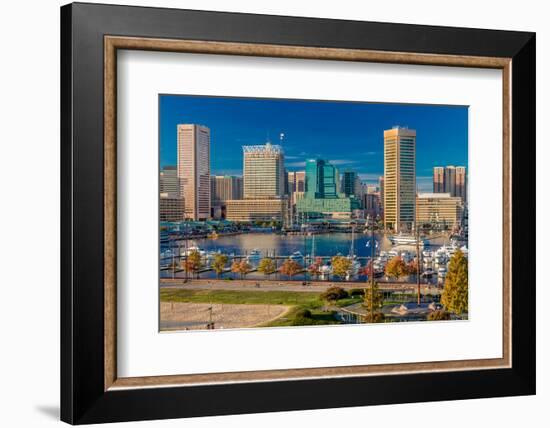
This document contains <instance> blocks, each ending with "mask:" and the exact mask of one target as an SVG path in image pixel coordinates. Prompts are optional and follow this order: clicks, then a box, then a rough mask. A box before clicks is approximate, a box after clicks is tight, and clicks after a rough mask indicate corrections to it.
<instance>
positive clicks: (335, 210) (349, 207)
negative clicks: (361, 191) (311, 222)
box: [296, 159, 361, 218]
mask: <svg viewBox="0 0 550 428" xmlns="http://www.w3.org/2000/svg"><path fill="white" fill-rule="evenodd" d="M305 175H306V177H305V178H306V181H305V193H304V196H303V198H301V199H299V200H297V201H296V211H297V212H298V213H306V214H307V215H309V216H310V217H311V216H331V217H335V216H338V217H347V218H350V217H351V215H352V213H353V211H354V210H356V209H359V208H360V207H361V203H360V201H359V200H358V199H357V198H355V196H354V195H352V196H349V197H347V196H345V195H344V194H343V193H340V186H339V181H340V180H339V174H338V169H337V168H336V167H335V166H334V165H331V164H330V162H328V161H326V160H323V159H308V160H307V161H306V172H305ZM297 193H298V192H297Z"/></svg>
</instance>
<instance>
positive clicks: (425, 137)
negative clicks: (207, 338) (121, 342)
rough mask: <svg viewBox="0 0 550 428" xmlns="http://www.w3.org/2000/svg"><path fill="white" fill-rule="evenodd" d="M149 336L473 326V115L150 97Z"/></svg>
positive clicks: (363, 105)
mask: <svg viewBox="0 0 550 428" xmlns="http://www.w3.org/2000/svg"><path fill="white" fill-rule="evenodd" d="M159 124H160V127H159V154H160V164H159V183H158V185H159V220H160V223H159V237H160V242H159V278H160V280H159V293H160V326H159V327H160V330H161V331H186V330H219V329H237V328H262V327H264V328H265V327H291V326H323V325H344V324H370V323H394V322H411V321H415V322H416V321H454V320H466V319H468V190H467V189H468V107H467V106H448V105H420V104H389V103H376V102H347V101H325V100H295V99H261V98H239V97H214V96H196V95H193V96H191V95H175V94H161V95H159Z"/></svg>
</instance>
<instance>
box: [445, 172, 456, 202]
mask: <svg viewBox="0 0 550 428" xmlns="http://www.w3.org/2000/svg"><path fill="white" fill-rule="evenodd" d="M445 193H450V194H451V196H456V168H455V167H454V166H452V165H450V166H446V167H445Z"/></svg>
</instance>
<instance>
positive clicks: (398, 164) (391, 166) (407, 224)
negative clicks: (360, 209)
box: [384, 126, 416, 231]
mask: <svg viewBox="0 0 550 428" xmlns="http://www.w3.org/2000/svg"><path fill="white" fill-rule="evenodd" d="M415 200H416V131H415V130H413V129H408V128H402V127H399V126H396V127H394V128H392V129H388V130H385V131H384V228H387V229H393V230H395V231H399V230H403V229H410V228H411V226H412V224H413V222H414V220H415V202H416V201H415Z"/></svg>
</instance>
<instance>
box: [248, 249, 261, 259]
mask: <svg viewBox="0 0 550 428" xmlns="http://www.w3.org/2000/svg"><path fill="white" fill-rule="evenodd" d="M261 255H262V253H261V252H260V250H258V249H257V248H254V249H253V250H251V251H250V253H248V255H247V256H246V260H248V261H250V260H258V259H259V258H260V257H261Z"/></svg>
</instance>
